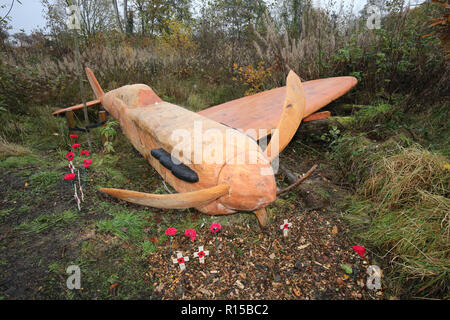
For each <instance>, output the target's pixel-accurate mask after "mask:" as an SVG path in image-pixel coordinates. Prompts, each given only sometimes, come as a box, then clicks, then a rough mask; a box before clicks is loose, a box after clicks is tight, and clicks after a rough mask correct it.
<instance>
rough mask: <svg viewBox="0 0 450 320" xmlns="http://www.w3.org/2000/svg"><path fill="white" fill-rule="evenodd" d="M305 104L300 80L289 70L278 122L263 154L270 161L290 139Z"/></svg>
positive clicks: (301, 116) (301, 115)
mask: <svg viewBox="0 0 450 320" xmlns="http://www.w3.org/2000/svg"><path fill="white" fill-rule="evenodd" d="M305 105H306V102H305V90H304V89H303V85H302V82H301V80H300V78H299V77H298V76H297V75H296V74H295V72H294V71H292V70H291V71H290V72H289V75H288V77H287V80H286V98H285V100H284V105H283V111H282V113H281V118H280V122H279V123H278V126H277V130H276V131H275V133H274V134H273V136H272V138H271V139H270V142H269V144H268V146H267V148H266V150H265V154H266V156H267V158H268V159H269V160H270V161H272V160H273V159H275V157H276V156H277V155H279V154H280V152H281V151H283V149H284V148H285V147H286V146H287V145H288V143H289V142H290V141H291V139H292V137H293V136H294V134H295V132H296V131H297V129H298V126H299V125H300V122H301V121H302V119H303V117H304V113H305ZM274 139H276V140H274ZM273 141H278V145H277V143H275V144H273V143H272V142H273Z"/></svg>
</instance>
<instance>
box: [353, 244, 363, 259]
mask: <svg viewBox="0 0 450 320" xmlns="http://www.w3.org/2000/svg"><path fill="white" fill-rule="evenodd" d="M352 249H353V250H355V252H356V253H357V254H359V256H360V257H361V258H364V252H366V248H364V247H363V246H353V247H352Z"/></svg>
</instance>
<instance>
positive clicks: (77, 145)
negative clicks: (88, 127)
mask: <svg viewBox="0 0 450 320" xmlns="http://www.w3.org/2000/svg"><path fill="white" fill-rule="evenodd" d="M79 147H81V144H79V143H75V144H73V145H72V148H73V149H76V148H79Z"/></svg>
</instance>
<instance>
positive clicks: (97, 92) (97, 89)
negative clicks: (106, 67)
mask: <svg viewBox="0 0 450 320" xmlns="http://www.w3.org/2000/svg"><path fill="white" fill-rule="evenodd" d="M85 71H86V76H87V78H88V80H89V84H90V85H91V87H92V90H94V94H95V96H96V97H97V99H100V98H101V97H103V96H104V95H105V93H104V92H103V89H102V87H100V84H99V83H98V81H97V78H96V77H95V76H94V73H93V72H92V70H91V69H89V68H86V69H85Z"/></svg>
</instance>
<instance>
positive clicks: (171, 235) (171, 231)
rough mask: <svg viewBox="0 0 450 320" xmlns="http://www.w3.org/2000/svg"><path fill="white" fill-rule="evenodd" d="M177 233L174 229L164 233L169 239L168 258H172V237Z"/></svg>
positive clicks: (168, 229)
mask: <svg viewBox="0 0 450 320" xmlns="http://www.w3.org/2000/svg"><path fill="white" fill-rule="evenodd" d="M177 231H178V230H177V229H176V228H167V229H166V232H165V234H166V235H167V236H169V239H170V254H169V256H170V257H171V256H172V237H173V236H174V235H176V234H177Z"/></svg>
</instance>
